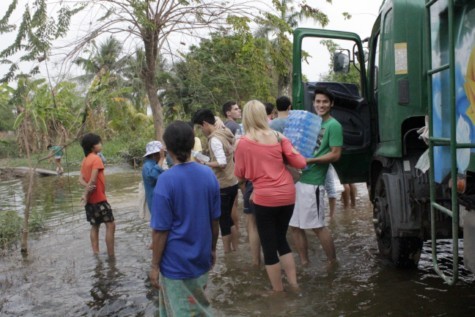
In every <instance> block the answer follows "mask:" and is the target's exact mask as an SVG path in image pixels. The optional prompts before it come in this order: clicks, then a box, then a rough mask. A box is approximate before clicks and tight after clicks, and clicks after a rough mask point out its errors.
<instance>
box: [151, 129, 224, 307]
mask: <svg viewBox="0 0 475 317" xmlns="http://www.w3.org/2000/svg"><path fill="white" fill-rule="evenodd" d="M163 140H164V141H165V145H166V147H167V151H168V153H169V154H170V155H171V156H172V158H173V161H174V162H175V165H174V166H173V167H172V168H170V169H169V170H168V171H167V172H166V173H163V174H162V175H161V176H160V177H159V179H158V182H157V185H156V187H155V190H154V193H153V203H152V219H151V221H150V226H151V227H152V229H153V233H152V250H153V255H152V268H151V271H150V280H151V283H152V285H153V286H154V287H159V288H160V293H159V296H160V303H159V310H160V311H159V312H160V316H209V315H211V311H210V303H209V301H208V300H207V298H206V295H205V293H204V288H205V286H206V283H207V280H208V271H209V270H210V269H211V267H212V265H213V264H214V261H215V257H216V242H217V239H218V234H219V217H220V215H221V201H220V191H219V183H218V180H217V179H216V176H215V175H214V173H213V172H212V170H211V169H210V168H208V167H206V166H203V165H201V164H198V163H196V162H192V161H191V160H190V157H191V149H192V148H193V145H194V142H195V141H194V133H193V130H192V129H191V127H190V126H189V125H188V124H187V123H185V122H181V121H177V122H174V123H172V124H170V125H169V126H168V128H167V129H166V130H165V133H164V135H163Z"/></svg>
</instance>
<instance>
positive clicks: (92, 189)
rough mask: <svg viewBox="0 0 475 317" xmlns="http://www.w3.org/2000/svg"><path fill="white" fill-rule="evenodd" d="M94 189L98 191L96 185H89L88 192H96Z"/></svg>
mask: <svg viewBox="0 0 475 317" xmlns="http://www.w3.org/2000/svg"><path fill="white" fill-rule="evenodd" d="M94 189H96V185H92V184H91V185H87V191H88V192H92V191H94Z"/></svg>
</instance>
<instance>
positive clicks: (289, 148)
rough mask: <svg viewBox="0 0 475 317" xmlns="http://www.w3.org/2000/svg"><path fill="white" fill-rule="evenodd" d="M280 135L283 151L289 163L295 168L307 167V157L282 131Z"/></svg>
mask: <svg viewBox="0 0 475 317" xmlns="http://www.w3.org/2000/svg"><path fill="white" fill-rule="evenodd" d="M279 136H280V137H281V142H282V153H283V155H284V156H285V158H286V159H287V163H288V164H289V165H290V166H292V167H295V168H305V166H307V162H306V159H305V157H303V156H302V154H300V153H299V152H298V151H297V150H296V149H295V148H294V146H293V145H292V143H291V142H290V140H289V139H287V138H286V137H284V136H283V135H282V134H281V133H279Z"/></svg>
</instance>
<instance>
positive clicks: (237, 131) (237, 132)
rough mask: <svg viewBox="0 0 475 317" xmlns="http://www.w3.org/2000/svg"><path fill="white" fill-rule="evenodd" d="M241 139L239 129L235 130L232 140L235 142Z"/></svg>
mask: <svg viewBox="0 0 475 317" xmlns="http://www.w3.org/2000/svg"><path fill="white" fill-rule="evenodd" d="M241 137H242V131H241V128H238V129H236V133H235V134H234V139H235V140H236V141H237V140H239V139H240V138H241Z"/></svg>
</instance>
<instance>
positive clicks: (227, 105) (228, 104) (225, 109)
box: [222, 100, 237, 118]
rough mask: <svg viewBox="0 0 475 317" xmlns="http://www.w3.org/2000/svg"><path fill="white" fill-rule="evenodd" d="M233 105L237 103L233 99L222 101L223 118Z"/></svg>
mask: <svg viewBox="0 0 475 317" xmlns="http://www.w3.org/2000/svg"><path fill="white" fill-rule="evenodd" d="M234 105H237V102H236V101H234V100H229V101H226V102H225V103H224V105H223V107H222V109H223V116H224V117H225V118H227V116H228V115H227V114H226V112H228V111H231V109H232V108H233V106H234Z"/></svg>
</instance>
